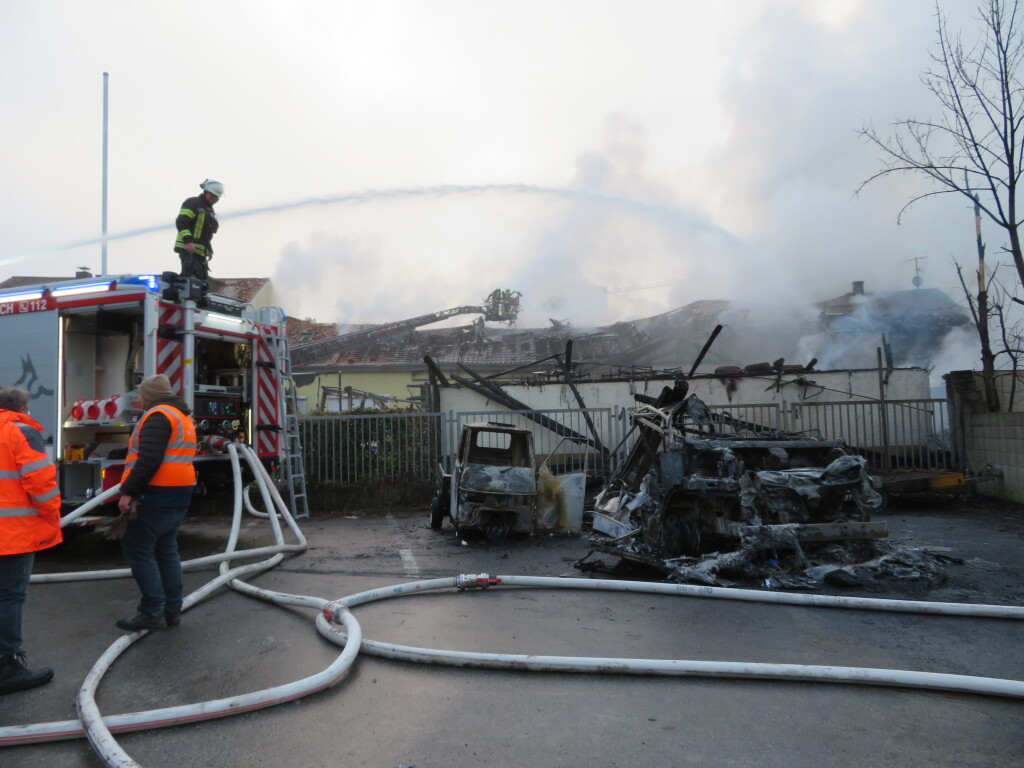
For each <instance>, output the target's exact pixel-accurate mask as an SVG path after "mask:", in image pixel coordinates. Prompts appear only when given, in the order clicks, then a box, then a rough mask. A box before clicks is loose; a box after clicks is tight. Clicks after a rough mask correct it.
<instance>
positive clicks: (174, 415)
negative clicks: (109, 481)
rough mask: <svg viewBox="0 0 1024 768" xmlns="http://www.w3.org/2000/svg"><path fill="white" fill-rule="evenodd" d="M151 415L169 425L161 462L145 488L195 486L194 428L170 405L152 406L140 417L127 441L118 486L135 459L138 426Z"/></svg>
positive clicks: (137, 443) (137, 448)
mask: <svg viewBox="0 0 1024 768" xmlns="http://www.w3.org/2000/svg"><path fill="white" fill-rule="evenodd" d="M154 413H160V414H162V415H163V416H164V417H166V418H167V420H168V421H169V422H170V423H171V437H170V439H169V440H168V441H167V447H166V448H165V449H164V457H163V461H162V462H161V463H160V467H159V468H158V469H157V471H156V473H155V474H154V475H153V477H151V478H150V480H149V482H148V483H147V485H153V486H162V487H171V486H174V487H183V486H193V485H195V484H196V469H195V467H194V466H193V465H192V459H193V458H194V457H195V455H196V426H195V424H194V423H193V421H192V419H190V418H189V417H188V416H186V415H185V414H184V413H182V412H181V411H179V410H178V409H177V408H175V407H174V406H172V405H166V404H164V405H155V406H153V407H152V408H150V409H149V410H148V411H146V413H145V414H143V416H142V418H141V419H139V423H138V424H136V425H135V429H134V430H133V431H132V436H131V438H130V439H129V440H128V458H127V461H126V462H125V465H124V474H123V475H122V476H121V484H122V485H124V483H125V481H126V480H127V479H128V476H129V475H130V474H131V471H132V467H134V466H135V462H136V460H137V459H138V458H139V435H141V434H142V425H143V424H145V423H146V419H148V418H150V417H151V416H152V415H153V414H154Z"/></svg>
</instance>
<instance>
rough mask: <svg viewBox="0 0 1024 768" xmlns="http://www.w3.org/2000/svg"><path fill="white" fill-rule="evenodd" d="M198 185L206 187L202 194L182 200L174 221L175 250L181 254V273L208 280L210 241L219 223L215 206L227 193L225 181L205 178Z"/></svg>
mask: <svg viewBox="0 0 1024 768" xmlns="http://www.w3.org/2000/svg"><path fill="white" fill-rule="evenodd" d="M199 188H200V189H201V190H203V191H202V194H199V195H196V196H195V197H190V198H188V199H187V200H186V201H185V202H183V203H182V204H181V210H180V211H178V218H177V219H175V221H174V225H175V228H176V229H177V230H178V237H177V239H176V240H175V241H174V252H175V253H176V254H178V256H179V257H180V258H181V276H182V277H196V278H199V279H200V280H207V279H208V278H209V276H210V264H209V262H210V259H212V258H213V246H212V245H211V242H212V240H213V236H214V234H216V232H217V229H218V228H219V227H220V224H219V223H218V222H217V214H216V213H214V211H213V206H214V205H215V204H216V203H217V201H218V200H220V199H221V198H222V197H224V185H223V184H221V183H220V182H219V181H215V180H213V179H206V181H204V182H203V183H202V184H200V185H199Z"/></svg>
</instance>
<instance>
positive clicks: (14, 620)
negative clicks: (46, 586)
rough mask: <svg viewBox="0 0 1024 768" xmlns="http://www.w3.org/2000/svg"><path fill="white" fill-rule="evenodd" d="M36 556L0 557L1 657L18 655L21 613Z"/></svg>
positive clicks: (34, 554)
mask: <svg viewBox="0 0 1024 768" xmlns="http://www.w3.org/2000/svg"><path fill="white" fill-rule="evenodd" d="M35 556H36V553H35V552H25V553H24V554H20V555H0V656H4V655H7V654H10V653H20V652H21V613H22V609H23V608H24V607H25V596H26V595H27V594H28V580H29V579H30V578H31V576H32V563H33V561H34V560H35Z"/></svg>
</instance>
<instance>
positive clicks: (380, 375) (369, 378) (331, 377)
mask: <svg viewBox="0 0 1024 768" xmlns="http://www.w3.org/2000/svg"><path fill="white" fill-rule="evenodd" d="M426 379H427V369H426V366H424V367H423V372H422V374H413V373H410V372H408V371H379V372H378V371H366V372H359V373H350V372H347V371H341V372H336V373H322V374H320V375H318V376H317V377H316V379H315V380H314V381H313V382H312V383H311V384H307V385H306V386H303V387H299V389H298V394H299V396H300V397H305V398H306V403H307V404H308V407H309V409H310V410H313V409H315V408H317V407H319V404H320V395H321V388H322V387H325V386H326V387H352V388H354V389H361V390H362V391H363V392H373V393H374V394H376V395H393V396H395V397H400V398H403V399H405V398H408V397H409V395H410V391H409V385H410V384H413V383H414V382H415V383H422V382H425V381H426Z"/></svg>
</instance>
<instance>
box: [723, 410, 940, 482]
mask: <svg viewBox="0 0 1024 768" xmlns="http://www.w3.org/2000/svg"><path fill="white" fill-rule="evenodd" d="M711 411H712V413H715V414H719V415H722V414H727V415H728V417H729V418H728V419H727V420H726V421H727V423H730V424H733V425H736V426H737V427H740V426H745V427H746V428H747V429H748V430H749V431H751V432H754V433H757V432H765V431H770V430H773V429H781V430H783V431H786V432H798V433H802V434H805V435H807V436H809V437H820V438H824V439H826V440H843V441H844V442H845V443H846V444H847V446H848V447H849V448H850V450H851V451H853V452H854V453H857V454H859V455H861V456H864V457H865V458H866V459H867V460H868V465H869V466H870V467H871V469H873V470H889V469H952V468H955V467H956V465H957V464H958V460H957V458H956V456H955V455H954V451H953V446H952V441H951V430H950V419H949V407H948V402H947V401H946V400H944V399H915V400H886V401H880V400H860V401H852V402H839V403H828V402H826V403H806V402H805V403H790V404H788V407H786V408H783V407H781V406H780V405H779V404H777V403H767V404H760V405H735V406H734V405H730V406H712V407H711Z"/></svg>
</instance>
